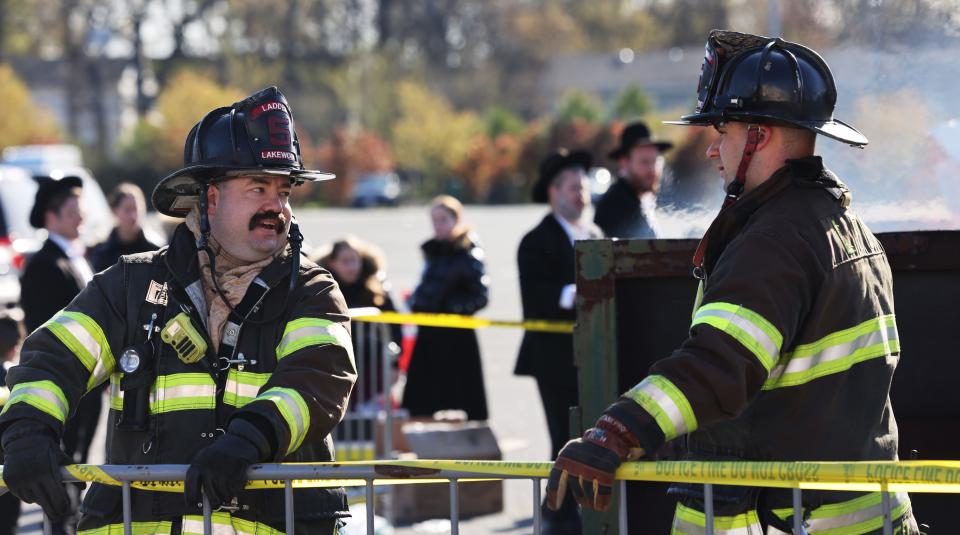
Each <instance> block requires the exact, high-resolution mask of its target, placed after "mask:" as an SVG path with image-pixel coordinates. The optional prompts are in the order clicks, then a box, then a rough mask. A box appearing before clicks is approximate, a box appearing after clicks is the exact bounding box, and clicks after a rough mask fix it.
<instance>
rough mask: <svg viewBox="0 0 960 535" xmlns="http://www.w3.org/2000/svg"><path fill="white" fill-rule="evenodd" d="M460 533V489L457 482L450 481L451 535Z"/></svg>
mask: <svg viewBox="0 0 960 535" xmlns="http://www.w3.org/2000/svg"><path fill="white" fill-rule="evenodd" d="M459 533H460V488H459V487H458V486H457V480H456V479H451V480H450V535H459Z"/></svg>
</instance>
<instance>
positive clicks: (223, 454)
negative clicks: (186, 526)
mask: <svg viewBox="0 0 960 535" xmlns="http://www.w3.org/2000/svg"><path fill="white" fill-rule="evenodd" d="M269 458H270V444H269V441H268V440H267V439H266V437H265V436H264V435H263V433H261V432H260V431H259V430H258V429H257V427H256V426H254V425H253V424H251V423H249V422H247V421H246V420H243V419H239V418H235V419H234V420H233V421H232V422H230V426H229V427H228V428H227V432H226V433H224V435H223V436H221V437H220V438H218V439H217V440H216V442H214V443H213V444H211V445H209V446H207V447H206V448H203V449H202V450H200V452H199V453H197V456H196V457H194V458H193V462H192V463H191V464H190V468H189V469H188V470H187V479H186V481H185V482H184V489H183V490H184V496H185V497H186V500H187V504H188V505H195V504H200V503H202V500H203V494H202V493H205V494H206V495H207V498H208V499H209V500H210V505H211V507H213V508H214V509H216V508H217V507H219V506H221V505H224V504H229V503H230V501H231V500H232V499H233V498H235V497H237V496H239V495H240V493H242V492H243V488H244V487H245V486H246V484H247V468H250V465H251V464H255V463H260V462H263V461H264V460H266V459H269Z"/></svg>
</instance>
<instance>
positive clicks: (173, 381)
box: [150, 373, 217, 414]
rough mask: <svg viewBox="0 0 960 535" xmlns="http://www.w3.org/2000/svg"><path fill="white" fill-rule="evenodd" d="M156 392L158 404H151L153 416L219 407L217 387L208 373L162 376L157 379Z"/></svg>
mask: <svg viewBox="0 0 960 535" xmlns="http://www.w3.org/2000/svg"><path fill="white" fill-rule="evenodd" d="M155 392H156V402H155V403H153V402H152V403H150V412H151V414H159V413H163V412H173V411H182V410H191V409H213V408H216V406H217V385H216V383H214V382H213V377H210V375H209V374H206V373H174V374H171V375H161V376H160V377H157V381H156V383H155Z"/></svg>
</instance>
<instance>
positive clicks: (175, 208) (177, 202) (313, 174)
mask: <svg viewBox="0 0 960 535" xmlns="http://www.w3.org/2000/svg"><path fill="white" fill-rule="evenodd" d="M251 175H261V176H262V175H269V176H283V177H289V178H290V180H291V181H293V182H296V183H300V182H322V181H325V180H332V179H334V178H336V175H335V174H333V173H327V172H324V171H316V170H310V169H278V168H276V167H272V168H266V167H238V168H225V167H223V166H220V165H217V166H213V165H191V166H188V167H184V168H183V169H180V170H178V171H176V172H174V173H171V174H169V175H167V176H166V177H164V178H163V179H162V180H161V181H160V182H159V183H158V184H157V186H156V187H155V188H154V189H153V194H152V195H151V198H150V200H151V201H152V202H153V207H154V208H156V210H157V211H158V212H160V213H161V214H163V215H167V216H170V217H186V215H187V214H188V213H189V212H190V210H191V209H192V208H193V206H194V205H195V204H197V201H198V200H199V197H198V195H199V192H200V186H202V185H203V184H210V183H213V182H222V181H223V180H230V179H234V178H240V177H243V176H251Z"/></svg>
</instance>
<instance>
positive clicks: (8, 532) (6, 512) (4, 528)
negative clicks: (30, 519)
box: [0, 492, 20, 535]
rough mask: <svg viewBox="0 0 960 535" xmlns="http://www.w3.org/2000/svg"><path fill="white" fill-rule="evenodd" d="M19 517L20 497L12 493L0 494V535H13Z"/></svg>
mask: <svg viewBox="0 0 960 535" xmlns="http://www.w3.org/2000/svg"><path fill="white" fill-rule="evenodd" d="M18 518H20V498H17V497H16V496H14V495H13V493H10V492H8V493H6V494H4V495H2V496H0V535H14V534H15V533H16V532H17V519H18Z"/></svg>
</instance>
